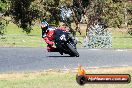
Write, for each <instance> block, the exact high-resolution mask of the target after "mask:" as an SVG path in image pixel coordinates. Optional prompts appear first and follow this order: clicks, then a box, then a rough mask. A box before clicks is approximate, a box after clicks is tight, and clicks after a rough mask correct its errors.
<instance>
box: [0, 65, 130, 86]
mask: <svg viewBox="0 0 132 88" xmlns="http://www.w3.org/2000/svg"><path fill="white" fill-rule="evenodd" d="M87 73H89V74H97V73H98V74H110V73H111V74H116V73H117V74H121V73H122V74H130V75H132V67H116V68H100V69H89V70H87ZM75 77H76V73H75V72H70V71H68V72H60V71H59V72H57V71H49V72H21V73H5V74H4V73H3V74H0V88H82V87H83V88H132V83H129V84H85V85H84V86H80V85H78V84H77V83H76V78H75Z"/></svg>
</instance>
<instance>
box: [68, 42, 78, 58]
mask: <svg viewBox="0 0 132 88" xmlns="http://www.w3.org/2000/svg"><path fill="white" fill-rule="evenodd" d="M67 46H68V48H69V49H70V52H69V55H70V56H71V57H79V53H78V52H77V50H76V49H75V48H74V47H73V46H72V45H71V44H67Z"/></svg>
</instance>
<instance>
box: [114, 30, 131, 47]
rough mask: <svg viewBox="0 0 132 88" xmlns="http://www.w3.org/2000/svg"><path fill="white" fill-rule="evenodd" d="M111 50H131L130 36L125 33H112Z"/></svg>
mask: <svg viewBox="0 0 132 88" xmlns="http://www.w3.org/2000/svg"><path fill="white" fill-rule="evenodd" d="M112 46H113V47H112V48H132V36H131V35H129V34H127V33H119V32H114V31H113V32H112Z"/></svg>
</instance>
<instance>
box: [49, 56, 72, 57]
mask: <svg viewBox="0 0 132 88" xmlns="http://www.w3.org/2000/svg"><path fill="white" fill-rule="evenodd" d="M47 57H71V56H47Z"/></svg>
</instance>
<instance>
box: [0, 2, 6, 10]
mask: <svg viewBox="0 0 132 88" xmlns="http://www.w3.org/2000/svg"><path fill="white" fill-rule="evenodd" d="M6 8H7V0H0V12H4V11H5V10H6Z"/></svg>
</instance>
